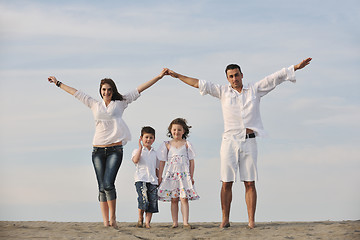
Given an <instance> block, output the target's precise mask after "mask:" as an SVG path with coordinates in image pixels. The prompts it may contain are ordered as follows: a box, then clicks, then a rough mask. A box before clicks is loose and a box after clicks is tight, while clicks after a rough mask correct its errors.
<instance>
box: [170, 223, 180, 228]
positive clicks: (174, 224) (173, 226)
mask: <svg viewBox="0 0 360 240" xmlns="http://www.w3.org/2000/svg"><path fill="white" fill-rule="evenodd" d="M178 226H179V225H178V224H176V223H173V225H172V226H171V228H177V227H178Z"/></svg>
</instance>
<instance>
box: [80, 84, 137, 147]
mask: <svg viewBox="0 0 360 240" xmlns="http://www.w3.org/2000/svg"><path fill="white" fill-rule="evenodd" d="M74 96H75V97H76V98H77V99H79V100H80V101H81V102H82V103H84V104H85V105H86V106H88V107H89V108H90V109H91V111H92V113H93V115H94V119H95V135H94V139H93V145H109V144H112V143H117V142H120V141H121V142H122V144H123V145H125V144H126V143H127V142H128V141H130V140H131V134H130V130H129V128H128V126H127V125H126V123H125V122H124V120H123V119H122V115H123V112H124V110H125V108H127V106H128V104H129V103H131V102H133V101H135V100H136V99H138V97H139V96H140V93H139V91H138V90H137V89H135V90H133V91H132V92H129V93H127V94H125V95H123V97H124V100H123V101H119V100H116V101H111V102H110V104H109V105H108V106H107V107H106V105H105V102H104V101H98V100H95V99H93V98H92V97H90V96H88V95H86V94H85V93H83V92H81V91H77V92H76V93H75V94H74Z"/></svg>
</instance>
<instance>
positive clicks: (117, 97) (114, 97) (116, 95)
mask: <svg viewBox="0 0 360 240" xmlns="http://www.w3.org/2000/svg"><path fill="white" fill-rule="evenodd" d="M105 83H107V84H109V85H110V87H111V90H112V92H113V94H112V97H111V100H112V101H115V100H120V101H122V100H124V97H123V95H121V94H120V93H119V92H118V90H117V88H116V85H115V83H114V81H113V80H112V79H110V78H104V79H102V80H101V81H100V89H99V92H100V96H101V98H103V96H102V95H101V88H102V86H103V85H104V84H105Z"/></svg>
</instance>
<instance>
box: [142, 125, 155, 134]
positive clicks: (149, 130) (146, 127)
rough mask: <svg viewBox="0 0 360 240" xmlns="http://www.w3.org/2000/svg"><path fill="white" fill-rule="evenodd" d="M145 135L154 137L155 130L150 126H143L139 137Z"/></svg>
mask: <svg viewBox="0 0 360 240" xmlns="http://www.w3.org/2000/svg"><path fill="white" fill-rule="evenodd" d="M145 133H149V134H152V135H154V137H155V129H153V128H152V127H150V126H145V127H143V128H142V129H141V136H143V135H144V134H145Z"/></svg>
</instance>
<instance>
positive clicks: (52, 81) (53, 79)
mask: <svg viewBox="0 0 360 240" xmlns="http://www.w3.org/2000/svg"><path fill="white" fill-rule="evenodd" d="M48 81H49V83H55V84H56V83H57V82H58V80H57V79H56V77H54V76H50V77H48Z"/></svg>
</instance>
